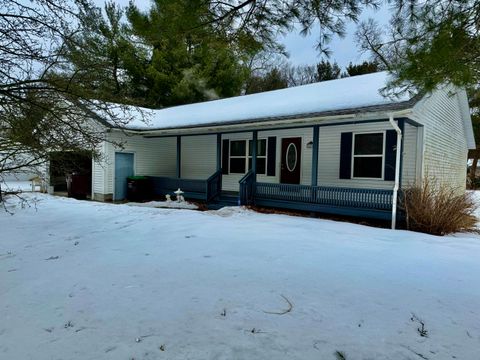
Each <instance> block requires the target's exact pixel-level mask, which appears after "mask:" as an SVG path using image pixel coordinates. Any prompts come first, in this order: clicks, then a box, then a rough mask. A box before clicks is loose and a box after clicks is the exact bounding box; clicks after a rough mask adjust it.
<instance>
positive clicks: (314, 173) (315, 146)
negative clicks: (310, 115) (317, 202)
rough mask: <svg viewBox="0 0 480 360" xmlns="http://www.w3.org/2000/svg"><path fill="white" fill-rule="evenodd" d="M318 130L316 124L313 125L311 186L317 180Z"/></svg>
mask: <svg viewBox="0 0 480 360" xmlns="http://www.w3.org/2000/svg"><path fill="white" fill-rule="evenodd" d="M319 136H320V131H319V127H318V125H315V126H314V127H313V144H312V181H311V185H312V186H317V181H318V144H319V141H320V139H319Z"/></svg>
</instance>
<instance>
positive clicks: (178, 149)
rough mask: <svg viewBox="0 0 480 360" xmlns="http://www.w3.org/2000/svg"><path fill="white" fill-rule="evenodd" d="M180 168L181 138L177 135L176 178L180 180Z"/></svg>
mask: <svg viewBox="0 0 480 360" xmlns="http://www.w3.org/2000/svg"><path fill="white" fill-rule="evenodd" d="M181 168H182V137H181V136H180V135H177V178H178V179H180V177H181V176H182V174H181Z"/></svg>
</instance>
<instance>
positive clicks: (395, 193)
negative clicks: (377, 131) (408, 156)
mask: <svg viewBox="0 0 480 360" xmlns="http://www.w3.org/2000/svg"><path fill="white" fill-rule="evenodd" d="M388 120H389V121H390V124H391V125H392V126H393V128H394V129H395V131H396V132H397V152H396V158H395V159H396V160H395V185H394V186H393V199H392V230H395V224H396V222H397V198H398V188H399V184H400V155H401V151H402V149H401V148H402V130H401V129H400V128H399V127H398V125H397V123H396V122H395V120H393V114H390V116H389V119H388Z"/></svg>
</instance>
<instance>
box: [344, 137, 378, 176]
mask: <svg viewBox="0 0 480 360" xmlns="http://www.w3.org/2000/svg"><path fill="white" fill-rule="evenodd" d="M365 134H382V136H383V138H382V154H381V155H380V154H378V155H373V154H370V155H355V138H356V136H357V135H365ZM352 135H353V136H352V164H351V169H350V171H351V174H352V175H351V178H352V179H357V180H377V181H384V180H385V141H386V138H387V136H386V130H380V131H378V130H377V131H362V132H353V133H352ZM356 157H363V158H366V157H375V158H378V157H381V158H382V170H381V171H382V172H381V175H382V176H381V177H361V176H355V171H354V169H355V158H356Z"/></svg>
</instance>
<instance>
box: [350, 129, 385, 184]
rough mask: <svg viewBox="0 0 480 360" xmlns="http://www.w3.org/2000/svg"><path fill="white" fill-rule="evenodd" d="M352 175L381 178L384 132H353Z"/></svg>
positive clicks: (355, 176)
mask: <svg viewBox="0 0 480 360" xmlns="http://www.w3.org/2000/svg"><path fill="white" fill-rule="evenodd" d="M353 144H354V146H353V165H352V166H353V177H354V178H372V179H382V178H383V157H384V152H385V151H384V148H385V146H384V134H383V133H368V134H354V140H353Z"/></svg>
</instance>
